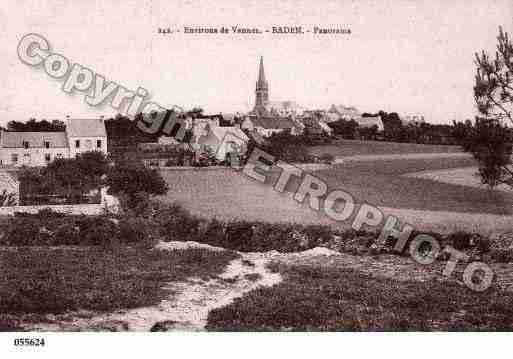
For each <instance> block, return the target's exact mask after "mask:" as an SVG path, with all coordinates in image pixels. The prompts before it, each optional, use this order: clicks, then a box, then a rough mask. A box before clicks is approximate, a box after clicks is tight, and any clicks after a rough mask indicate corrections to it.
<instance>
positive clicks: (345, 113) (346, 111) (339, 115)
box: [327, 105, 361, 122]
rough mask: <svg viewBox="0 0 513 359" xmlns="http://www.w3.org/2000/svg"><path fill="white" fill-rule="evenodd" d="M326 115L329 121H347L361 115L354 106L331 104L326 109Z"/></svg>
mask: <svg viewBox="0 0 513 359" xmlns="http://www.w3.org/2000/svg"><path fill="white" fill-rule="evenodd" d="M327 117H328V119H329V121H330V122H333V121H338V120H340V119H343V120H346V121H349V120H351V119H356V118H358V117H361V113H360V111H358V109H357V108H356V107H354V106H343V105H331V107H330V108H329V109H328V111H327Z"/></svg>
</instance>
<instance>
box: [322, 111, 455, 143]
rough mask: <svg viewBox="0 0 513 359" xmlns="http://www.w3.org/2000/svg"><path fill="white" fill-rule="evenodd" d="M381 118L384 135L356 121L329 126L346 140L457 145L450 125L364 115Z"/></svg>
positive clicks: (395, 116)
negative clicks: (410, 122)
mask: <svg viewBox="0 0 513 359" xmlns="http://www.w3.org/2000/svg"><path fill="white" fill-rule="evenodd" d="M378 115H379V116H380V117H381V120H382V121H383V128H384V131H383V134H379V132H378V127H377V126H372V127H360V126H359V125H358V122H356V121H355V120H344V119H340V120H338V121H335V122H331V123H330V124H329V126H330V127H331V128H332V129H333V133H334V134H336V135H338V136H341V137H343V138H345V139H363V140H384V141H391V142H409V143H424V144H456V143H457V141H456V139H455V138H454V136H453V128H452V126H450V125H435V124H430V123H420V124H414V123H412V124H404V125H403V123H402V122H401V119H400V117H399V115H398V114H397V113H396V112H391V113H387V112H384V111H379V112H378V113H376V114H370V113H364V114H363V115H362V116H363V117H371V116H372V117H373V116H378Z"/></svg>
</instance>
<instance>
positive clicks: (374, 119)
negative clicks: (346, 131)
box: [354, 116, 385, 132]
mask: <svg viewBox="0 0 513 359" xmlns="http://www.w3.org/2000/svg"><path fill="white" fill-rule="evenodd" d="M354 120H355V121H356V122H357V123H358V126H359V127H362V128H370V127H372V126H376V127H377V128H378V132H383V131H384V130H385V127H384V126H383V121H382V120H381V116H367V117H357V118H355V119H354Z"/></svg>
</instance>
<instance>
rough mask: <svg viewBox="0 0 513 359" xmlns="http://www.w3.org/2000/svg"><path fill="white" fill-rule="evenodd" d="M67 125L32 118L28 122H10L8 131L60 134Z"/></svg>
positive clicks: (61, 122)
mask: <svg viewBox="0 0 513 359" xmlns="http://www.w3.org/2000/svg"><path fill="white" fill-rule="evenodd" d="M65 129H66V125H65V124H64V122H63V121H59V120H52V121H51V122H50V121H47V120H41V121H38V120H36V119H35V118H31V119H30V120H28V121H27V122H18V121H9V122H8V123H7V130H8V131H19V132H52V131H55V132H59V131H64V130H65Z"/></svg>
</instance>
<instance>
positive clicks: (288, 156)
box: [248, 131, 329, 162]
mask: <svg viewBox="0 0 513 359" xmlns="http://www.w3.org/2000/svg"><path fill="white" fill-rule="evenodd" d="M249 137H250V139H251V136H249ZM328 142H329V138H327V137H326V136H322V135H309V134H302V135H298V136H294V135H291V134H290V133H289V132H286V131H283V132H279V133H275V134H273V135H272V136H270V137H269V138H267V139H266V141H265V143H264V144H258V145H257V144H256V143H255V142H254V141H250V143H249V145H248V153H251V151H252V146H257V147H259V148H260V149H262V150H264V151H266V152H267V153H269V154H271V155H273V156H275V157H276V158H277V159H280V160H282V161H288V162H312V161H313V156H312V155H311V154H310V153H309V152H308V147H310V146H317V145H322V144H326V143H328Z"/></svg>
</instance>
